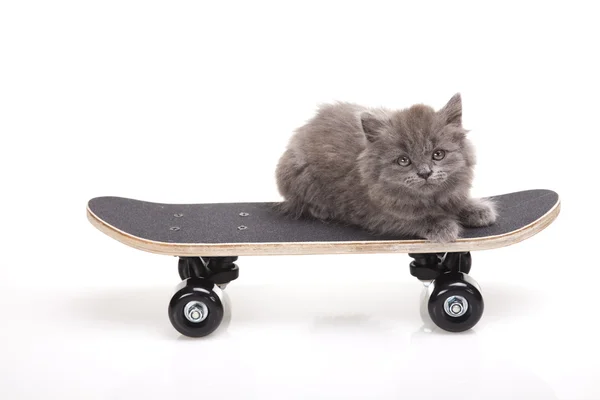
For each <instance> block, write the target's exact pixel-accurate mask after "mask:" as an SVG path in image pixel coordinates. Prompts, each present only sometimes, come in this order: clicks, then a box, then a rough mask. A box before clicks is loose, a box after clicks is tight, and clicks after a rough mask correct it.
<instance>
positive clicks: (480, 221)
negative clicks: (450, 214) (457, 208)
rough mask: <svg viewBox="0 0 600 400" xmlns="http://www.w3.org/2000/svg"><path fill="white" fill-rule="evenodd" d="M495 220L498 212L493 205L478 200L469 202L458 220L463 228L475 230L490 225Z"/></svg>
mask: <svg viewBox="0 0 600 400" xmlns="http://www.w3.org/2000/svg"><path fill="white" fill-rule="evenodd" d="M497 218H498V212H497V211H496V206H495V205H494V203H492V202H491V201H489V200H484V199H480V200H472V201H471V204H470V205H469V206H468V207H467V208H465V210H463V212H462V214H461V217H460V220H461V222H462V223H463V225H465V226H469V227H473V228H477V227H482V226H489V225H492V224H493V223H494V222H496V219H497Z"/></svg>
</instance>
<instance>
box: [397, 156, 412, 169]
mask: <svg viewBox="0 0 600 400" xmlns="http://www.w3.org/2000/svg"><path fill="white" fill-rule="evenodd" d="M397 162H398V164H399V165H401V166H403V167H408V166H409V165H410V158H408V157H406V156H402V157H400V158H398V161H397Z"/></svg>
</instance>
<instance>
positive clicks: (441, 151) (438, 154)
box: [433, 150, 446, 161]
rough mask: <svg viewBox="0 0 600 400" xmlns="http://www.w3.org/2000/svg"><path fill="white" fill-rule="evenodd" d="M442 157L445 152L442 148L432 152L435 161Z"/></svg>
mask: <svg viewBox="0 0 600 400" xmlns="http://www.w3.org/2000/svg"><path fill="white" fill-rule="evenodd" d="M444 157H446V152H445V151H444V150H438V151H436V152H435V153H433V159H434V160H436V161H440V160H441V159H443V158H444Z"/></svg>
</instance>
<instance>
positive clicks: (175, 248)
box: [87, 199, 561, 257]
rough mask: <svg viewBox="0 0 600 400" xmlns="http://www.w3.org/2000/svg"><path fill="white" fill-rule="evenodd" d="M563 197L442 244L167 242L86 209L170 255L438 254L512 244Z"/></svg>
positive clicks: (124, 236)
mask: <svg viewBox="0 0 600 400" xmlns="http://www.w3.org/2000/svg"><path fill="white" fill-rule="evenodd" d="M560 207H561V203H560V199H559V200H558V201H557V203H556V204H555V205H554V207H552V209H550V210H549V211H548V212H547V213H546V214H544V215H543V216H542V217H540V218H539V219H537V220H536V221H533V222H532V223H530V224H528V225H526V226H524V227H522V228H520V229H518V230H516V231H512V232H509V233H505V234H502V235H496V236H487V237H485V238H474V239H468V238H465V239H458V240H457V241H455V242H452V243H447V244H440V243H433V242H429V241H427V240H399V241H393V240H392V241H389V240H386V241H355V242H290V243H230V244H222V243H216V244H211V243H206V244H201V243H197V244H186V243H165V242H156V241H152V240H146V239H142V238H139V237H137V236H134V235H131V234H128V233H126V232H123V231H121V230H119V229H117V228H115V227H114V226H112V225H109V224H107V223H106V222H104V221H102V220H101V219H100V218H98V217H97V216H96V215H95V214H94V213H93V212H92V211H91V210H90V209H89V207H88V208H87V218H88V220H89V221H90V223H91V224H92V225H93V226H95V227H96V228H97V229H99V230H100V231H101V232H103V233H104V234H106V235H108V236H109V237H111V238H113V239H115V240H117V241H119V242H121V243H123V244H125V245H127V246H129V247H133V248H135V249H138V250H142V251H146V252H149V253H154V254H162V255H170V256H206V257H210V256H215V257H216V256H253V255H254V256H257V255H260V256H267V255H317V254H352V253H354V254H383V253H437V252H440V253H441V252H454V251H476V250H490V249H495V248H500V247H506V246H510V245H513V244H516V243H519V242H522V241H523V240H525V239H528V238H530V237H532V236H534V235H536V234H537V233H539V232H541V231H542V230H544V229H545V228H546V227H548V225H550V224H551V223H552V222H553V221H554V220H555V219H556V218H557V217H558V215H559V213H560Z"/></svg>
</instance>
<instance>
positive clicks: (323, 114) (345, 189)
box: [276, 94, 497, 242]
mask: <svg viewBox="0 0 600 400" xmlns="http://www.w3.org/2000/svg"><path fill="white" fill-rule="evenodd" d="M437 150H444V151H445V157H444V158H443V159H441V160H434V159H433V154H434V153H435V152H436V151H437ZM439 154H440V153H438V156H439ZM402 156H406V157H408V158H409V159H410V160H411V164H410V165H408V166H401V165H399V164H398V162H397V161H398V159H399V157H402ZM474 165H475V154H474V149H473V147H472V145H471V143H470V141H469V140H468V139H467V131H466V130H465V129H464V128H463V127H462V102H461V97H460V94H456V95H454V96H453V97H452V98H451V99H450V101H449V102H448V103H447V104H446V105H445V106H444V107H443V108H442V109H440V110H439V111H435V110H434V109H433V108H431V107H429V106H425V105H421V104H418V105H414V106H412V107H410V108H407V109H403V110H388V109H384V108H377V109H373V108H367V107H362V106H360V105H357V104H352V103H345V102H339V103H335V104H328V105H324V106H321V107H320V108H319V110H318V111H317V113H316V115H315V116H314V117H313V118H312V119H311V120H309V121H308V122H307V123H306V124H305V125H304V126H302V127H300V128H299V129H298V130H297V131H296V132H295V134H294V135H293V136H292V138H291V139H290V142H289V145H288V147H287V149H286V151H285V152H284V154H283V155H282V157H281V159H280V160H279V163H278V165H277V168H276V177H277V185H278V189H279V192H280V193H281V195H282V196H283V197H284V201H283V202H282V203H281V205H280V209H281V210H282V211H283V212H284V213H286V214H287V215H292V216H294V217H296V218H299V217H302V216H307V217H314V218H317V219H320V220H323V221H337V222H341V223H347V224H351V225H357V226H360V227H362V228H364V229H366V230H369V231H371V232H373V233H385V234H398V235H415V236H419V237H422V238H425V239H428V240H431V241H436V242H450V241H454V240H456V239H457V238H458V237H459V236H460V233H461V229H462V227H463V226H472V227H476V226H486V225H489V224H492V223H494V222H495V220H496V217H497V212H496V209H495V206H494V204H493V203H492V202H490V201H489V200H483V199H475V198H471V197H470V196H469V191H470V188H471V183H472V179H473V167H474ZM425 178H427V179H425Z"/></svg>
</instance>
